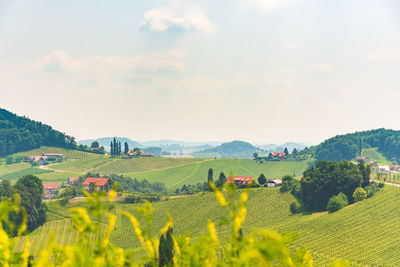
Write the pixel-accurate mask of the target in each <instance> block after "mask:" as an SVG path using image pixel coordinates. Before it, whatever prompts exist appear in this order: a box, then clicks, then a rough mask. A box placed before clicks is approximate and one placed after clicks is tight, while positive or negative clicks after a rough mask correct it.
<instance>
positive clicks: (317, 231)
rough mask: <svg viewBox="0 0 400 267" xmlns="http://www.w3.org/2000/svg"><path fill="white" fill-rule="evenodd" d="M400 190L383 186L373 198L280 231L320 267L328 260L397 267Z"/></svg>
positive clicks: (399, 238)
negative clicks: (291, 235) (289, 234)
mask: <svg viewBox="0 0 400 267" xmlns="http://www.w3.org/2000/svg"><path fill="white" fill-rule="evenodd" d="M399 207H400V189H399V188H396V187H392V186H386V187H384V188H383V189H381V190H380V191H379V192H378V193H377V194H376V195H375V196H373V197H371V198H369V199H366V200H363V201H361V202H358V203H356V204H353V205H350V206H348V207H345V208H344V209H342V210H340V211H338V212H335V213H332V214H324V215H321V216H318V217H316V218H313V219H309V220H305V221H302V222H300V223H298V224H296V225H291V226H287V227H281V229H280V230H281V231H285V232H295V233H297V235H298V238H297V239H296V240H295V243H294V245H295V246H304V245H305V246H307V248H308V249H309V250H310V252H311V254H312V256H313V258H314V259H315V260H316V261H317V262H318V263H319V265H321V266H326V265H328V264H329V263H332V259H333V258H334V257H335V258H341V259H346V260H348V261H349V262H350V263H351V264H352V265H362V266H366V265H369V266H400V257H399V255H400V247H399V245H398V244H399V243H400V224H399V221H400V212H399Z"/></svg>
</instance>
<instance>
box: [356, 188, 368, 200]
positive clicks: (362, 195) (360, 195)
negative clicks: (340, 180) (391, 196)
mask: <svg viewBox="0 0 400 267" xmlns="http://www.w3.org/2000/svg"><path fill="white" fill-rule="evenodd" d="M366 198H367V192H366V191H365V190H364V189H363V188H362V187H357V188H356V190H354V193H353V199H354V202H358V201H361V200H364V199H366Z"/></svg>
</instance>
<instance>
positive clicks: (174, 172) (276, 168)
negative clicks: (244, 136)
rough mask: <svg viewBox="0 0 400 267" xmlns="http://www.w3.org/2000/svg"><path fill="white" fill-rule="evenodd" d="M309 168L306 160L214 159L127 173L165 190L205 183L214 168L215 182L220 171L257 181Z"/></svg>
mask: <svg viewBox="0 0 400 267" xmlns="http://www.w3.org/2000/svg"><path fill="white" fill-rule="evenodd" d="M307 166H308V161H301V162H292V161H269V162H264V163H257V162H256V161H254V160H250V159H217V160H208V161H201V162H196V163H192V164H188V165H184V166H179V167H174V168H168V169H164V170H156V171H150V172H141V173H127V174H125V175H126V176H128V177H132V178H137V179H139V180H142V179H147V180H149V181H158V182H162V183H165V184H166V185H167V186H168V187H172V188H175V187H182V186H183V185H184V184H196V183H199V182H204V181H205V180H206V178H207V174H208V169H209V168H213V170H214V177H215V178H214V179H217V178H218V175H219V173H220V172H224V173H225V175H226V176H228V175H229V174H230V173H231V172H232V173H233V174H234V175H238V176H253V177H255V178H257V177H258V176H259V175H260V174H261V173H264V175H265V176H266V177H267V178H280V177H282V176H283V175H285V174H290V175H293V174H296V175H299V174H301V173H302V172H303V171H304V170H305V169H306V168H307Z"/></svg>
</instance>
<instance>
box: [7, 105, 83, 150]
mask: <svg viewBox="0 0 400 267" xmlns="http://www.w3.org/2000/svg"><path fill="white" fill-rule="evenodd" d="M40 146H55V147H62V148H71V149H75V148H76V142H75V139H74V137H71V136H68V135H66V134H64V133H61V132H59V131H56V130H53V128H52V127H50V126H48V125H45V124H42V123H41V122H37V121H33V120H30V119H28V118H26V117H20V116H17V115H15V114H13V113H11V112H8V111H7V110H4V109H0V156H6V155H9V154H12V153H16V152H20V151H26V150H30V149H34V148H38V147H40Z"/></svg>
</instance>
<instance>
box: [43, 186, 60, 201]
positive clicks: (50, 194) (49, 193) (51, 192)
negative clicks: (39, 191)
mask: <svg viewBox="0 0 400 267" xmlns="http://www.w3.org/2000/svg"><path fill="white" fill-rule="evenodd" d="M59 187H60V185H59V184H48V183H44V184H43V196H44V198H45V199H52V198H55V197H56V196H57V194H58V188H59Z"/></svg>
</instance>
